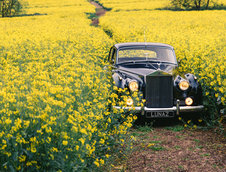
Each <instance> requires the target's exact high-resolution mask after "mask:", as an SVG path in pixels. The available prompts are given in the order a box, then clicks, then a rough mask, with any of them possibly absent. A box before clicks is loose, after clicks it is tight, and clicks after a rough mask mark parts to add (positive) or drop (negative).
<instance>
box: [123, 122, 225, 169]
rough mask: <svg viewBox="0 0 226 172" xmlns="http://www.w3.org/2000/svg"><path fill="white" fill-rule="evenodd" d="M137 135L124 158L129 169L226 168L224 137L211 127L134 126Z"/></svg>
mask: <svg viewBox="0 0 226 172" xmlns="http://www.w3.org/2000/svg"><path fill="white" fill-rule="evenodd" d="M130 134H131V135H133V136H135V137H136V138H137V141H136V142H135V146H134V148H133V150H132V153H131V154H130V156H129V157H128V160H127V162H126V169H127V170H126V171H131V172H135V171H136V172H146V171H147V172H149V171H150V172H159V171H169V172H171V171H172V172H225V171H226V154H225V153H226V140H225V137H224V135H220V134H217V133H215V132H214V131H212V130H211V131H203V130H190V129H185V130H184V129H183V126H173V127H165V128H154V129H152V130H151V131H139V129H134V130H132V132H131V133H130Z"/></svg>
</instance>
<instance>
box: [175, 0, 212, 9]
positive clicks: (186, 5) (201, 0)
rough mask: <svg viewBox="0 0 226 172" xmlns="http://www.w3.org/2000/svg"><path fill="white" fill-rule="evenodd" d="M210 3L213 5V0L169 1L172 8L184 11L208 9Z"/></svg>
mask: <svg viewBox="0 0 226 172" xmlns="http://www.w3.org/2000/svg"><path fill="white" fill-rule="evenodd" d="M210 3H214V4H215V2H213V0H171V4H172V6H173V7H174V8H178V9H184V10H189V9H195V10H201V9H208V8H209V5H210Z"/></svg>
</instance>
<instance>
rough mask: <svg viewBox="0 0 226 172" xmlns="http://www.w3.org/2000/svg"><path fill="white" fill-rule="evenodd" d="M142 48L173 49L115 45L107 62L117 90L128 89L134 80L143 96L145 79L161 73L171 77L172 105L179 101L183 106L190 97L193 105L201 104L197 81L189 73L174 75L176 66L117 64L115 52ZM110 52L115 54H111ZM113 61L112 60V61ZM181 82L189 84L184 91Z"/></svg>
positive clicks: (130, 44) (143, 44) (127, 44)
mask: <svg viewBox="0 0 226 172" xmlns="http://www.w3.org/2000/svg"><path fill="white" fill-rule="evenodd" d="M144 46H163V47H164V46H165V47H167V48H170V49H172V50H173V51H174V49H173V47H172V46H170V45H167V44H159V43H149V44H146V43H141V44H140V43H123V44H116V45H114V46H113V47H112V48H111V51H110V53H109V58H108V60H109V62H110V63H111V64H112V65H113V67H114V69H113V70H112V72H113V75H112V77H113V80H114V82H115V85H116V86H117V87H119V88H128V84H129V82H130V81H131V80H136V81H138V83H139V91H140V92H142V93H144V94H143V95H145V86H146V81H145V77H146V76H147V75H150V74H152V73H154V72H156V71H163V72H165V73H167V74H170V75H172V76H173V105H174V106H175V105H176V102H177V100H178V99H179V100H180V105H182V106H183V105H185V98H187V97H191V98H193V100H194V103H193V105H201V104H202V89H201V86H200V84H199V83H198V81H197V78H196V77H195V76H194V75H193V74H190V73H187V74H185V75H184V76H179V75H175V74H174V73H175V72H174V71H175V70H177V67H178V64H170V63H164V62H162V63H161V62H160V65H159V64H158V63H157V62H154V61H153V62H147V63H145V62H144V63H133V62H130V63H123V64H120V63H118V60H117V52H118V51H119V50H120V49H126V48H128V47H130V48H131V47H135V48H137V47H144ZM112 50H113V51H114V52H115V53H116V54H112V53H111V52H112ZM112 59H113V60H112ZM181 80H187V81H188V82H189V84H190V87H189V88H188V89H187V90H186V91H182V90H181V89H180V88H179V82H180V81H181Z"/></svg>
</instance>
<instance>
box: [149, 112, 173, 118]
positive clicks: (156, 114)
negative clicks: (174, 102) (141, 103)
mask: <svg viewBox="0 0 226 172" xmlns="http://www.w3.org/2000/svg"><path fill="white" fill-rule="evenodd" d="M146 117H147V118H170V117H174V112H170V111H160V112H147V113H146Z"/></svg>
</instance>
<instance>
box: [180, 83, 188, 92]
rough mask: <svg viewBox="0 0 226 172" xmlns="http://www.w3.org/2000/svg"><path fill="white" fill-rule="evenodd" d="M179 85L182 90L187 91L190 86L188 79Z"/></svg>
mask: <svg viewBox="0 0 226 172" xmlns="http://www.w3.org/2000/svg"><path fill="white" fill-rule="evenodd" d="M179 87H180V89H181V90H183V91H185V90H187V89H188V88H189V82H188V81H181V82H180V83H179Z"/></svg>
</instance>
